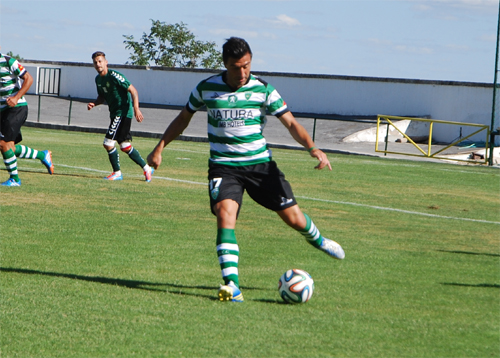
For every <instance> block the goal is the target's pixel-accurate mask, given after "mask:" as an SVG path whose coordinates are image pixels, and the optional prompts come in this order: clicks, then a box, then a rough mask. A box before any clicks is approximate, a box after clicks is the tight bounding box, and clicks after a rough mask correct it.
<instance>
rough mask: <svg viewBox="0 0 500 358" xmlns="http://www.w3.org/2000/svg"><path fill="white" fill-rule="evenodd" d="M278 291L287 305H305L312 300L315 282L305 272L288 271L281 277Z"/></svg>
mask: <svg viewBox="0 0 500 358" xmlns="http://www.w3.org/2000/svg"><path fill="white" fill-rule="evenodd" d="M278 291H279V293H280V296H281V298H282V299H283V301H285V302H287V303H305V302H307V301H309V300H310V299H311V296H312V294H313V291H314V281H313V279H312V277H311V275H309V274H308V273H307V272H305V271H304V270H299V269H292V270H288V271H287V272H285V273H284V274H283V275H282V276H281V277H280V281H279V283H278Z"/></svg>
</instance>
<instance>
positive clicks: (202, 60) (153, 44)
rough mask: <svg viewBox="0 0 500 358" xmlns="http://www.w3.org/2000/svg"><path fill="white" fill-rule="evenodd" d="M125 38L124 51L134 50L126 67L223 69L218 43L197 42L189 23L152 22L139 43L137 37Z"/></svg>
mask: <svg viewBox="0 0 500 358" xmlns="http://www.w3.org/2000/svg"><path fill="white" fill-rule="evenodd" d="M123 37H125V39H126V40H125V41H123V43H124V44H125V48H126V49H128V50H132V52H131V54H130V57H129V59H130V62H129V61H127V64H132V65H140V66H148V65H156V66H166V67H182V68H200V67H201V68H213V69H219V68H222V67H223V62H222V54H221V52H220V51H218V50H217V49H216V44H215V42H203V41H199V40H196V39H195V36H194V34H192V33H191V32H190V31H189V30H188V29H187V27H186V24H184V23H183V22H181V23H180V24H173V25H172V24H166V23H165V22H161V21H159V20H152V19H151V32H150V33H149V34H146V33H145V32H144V33H143V34H142V38H141V40H140V41H135V40H134V36H132V35H130V36H127V35H123Z"/></svg>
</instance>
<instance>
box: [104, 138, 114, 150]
mask: <svg viewBox="0 0 500 358" xmlns="http://www.w3.org/2000/svg"><path fill="white" fill-rule="evenodd" d="M115 143H116V141H114V140H112V139H108V138H104V142H103V143H102V145H103V147H104V148H106V150H107V151H110V150H112V149H113V148H114V147H115Z"/></svg>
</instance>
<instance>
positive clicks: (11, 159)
mask: <svg viewBox="0 0 500 358" xmlns="http://www.w3.org/2000/svg"><path fill="white" fill-rule="evenodd" d="M2 157H3V162H4V164H5V167H6V168H7V171H8V172H9V175H10V177H11V178H12V179H14V180H15V181H16V182H18V183H19V181H20V180H19V175H18V172H17V158H16V155H15V154H14V151H13V150H12V149H9V150H8V151H6V152H4V153H2Z"/></svg>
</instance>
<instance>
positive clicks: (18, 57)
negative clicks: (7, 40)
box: [6, 51, 24, 61]
mask: <svg viewBox="0 0 500 358" xmlns="http://www.w3.org/2000/svg"><path fill="white" fill-rule="evenodd" d="M6 55H7V56H9V57H12V58H15V59H16V60H18V61H23V60H24V58H22V57H21V56H19V55H14V53H13V52H12V51H9V52H7V53H6Z"/></svg>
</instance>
